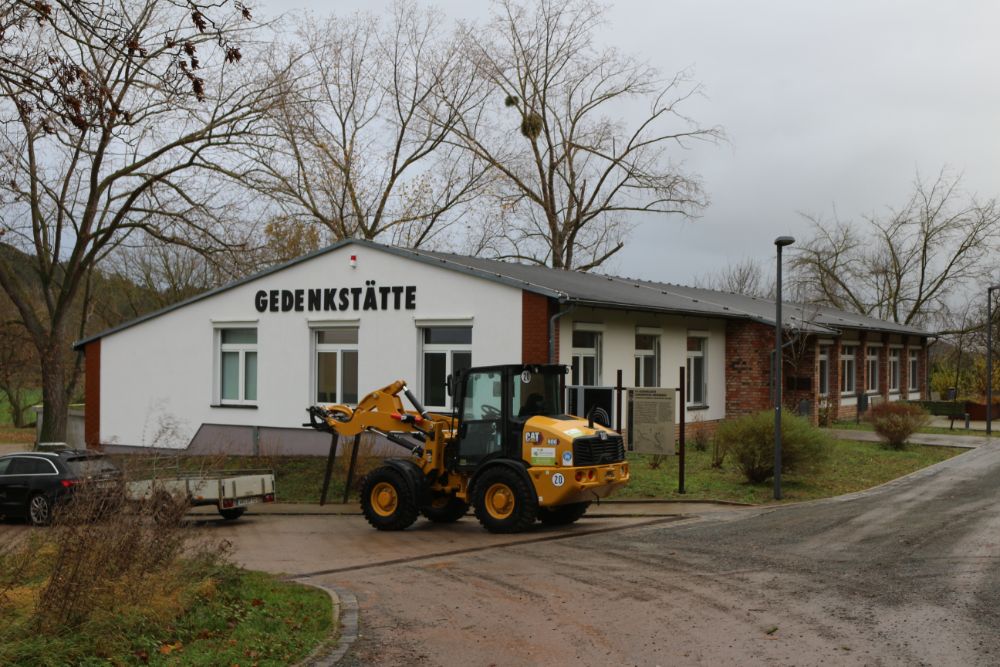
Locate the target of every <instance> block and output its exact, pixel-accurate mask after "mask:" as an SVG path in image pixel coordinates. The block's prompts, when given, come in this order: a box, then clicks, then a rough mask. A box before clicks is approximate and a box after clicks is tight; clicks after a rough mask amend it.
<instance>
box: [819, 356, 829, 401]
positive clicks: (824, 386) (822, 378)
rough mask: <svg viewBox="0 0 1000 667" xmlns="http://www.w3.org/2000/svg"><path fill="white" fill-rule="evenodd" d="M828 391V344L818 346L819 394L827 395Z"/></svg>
mask: <svg viewBox="0 0 1000 667" xmlns="http://www.w3.org/2000/svg"><path fill="white" fill-rule="evenodd" d="M829 393H830V346H829V345H821V346H820V348H819V395H820V396H827V395H829Z"/></svg>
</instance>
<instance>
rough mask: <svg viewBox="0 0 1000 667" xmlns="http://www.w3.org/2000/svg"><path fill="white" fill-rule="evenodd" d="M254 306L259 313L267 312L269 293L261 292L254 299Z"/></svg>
mask: <svg viewBox="0 0 1000 667" xmlns="http://www.w3.org/2000/svg"><path fill="white" fill-rule="evenodd" d="M253 305H254V308H256V309H257V312H258V313H263V312H264V311H265V310H267V292H265V291H264V290H259V291H258V292H257V293H256V294H255V295H254V297H253Z"/></svg>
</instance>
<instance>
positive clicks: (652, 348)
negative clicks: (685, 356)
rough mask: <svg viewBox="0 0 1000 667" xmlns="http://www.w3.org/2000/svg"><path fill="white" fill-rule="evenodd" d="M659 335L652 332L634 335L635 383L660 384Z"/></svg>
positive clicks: (642, 384)
mask: <svg viewBox="0 0 1000 667" xmlns="http://www.w3.org/2000/svg"><path fill="white" fill-rule="evenodd" d="M659 382H660V337H659V336H657V335H654V334H644V333H637V334H636V335H635V385H634V386H636V387H658V386H660V384H659Z"/></svg>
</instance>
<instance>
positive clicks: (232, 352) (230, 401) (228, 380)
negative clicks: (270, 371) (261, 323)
mask: <svg viewBox="0 0 1000 667" xmlns="http://www.w3.org/2000/svg"><path fill="white" fill-rule="evenodd" d="M217 338H218V341H219V346H218V353H219V357H218V369H219V377H218V387H219V403H221V404H223V405H255V404H256V403H257V329H256V328H253V327H233V328H224V329H219V330H218V332H217Z"/></svg>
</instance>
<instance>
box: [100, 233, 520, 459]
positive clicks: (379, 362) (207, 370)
mask: <svg viewBox="0 0 1000 667" xmlns="http://www.w3.org/2000/svg"><path fill="white" fill-rule="evenodd" d="M351 255H357V267H356V268H351V266H350V263H349V259H350V256H351ZM369 280H374V281H376V289H377V287H378V286H390V285H415V286H416V287H417V292H416V308H415V309H414V310H405V309H400V310H387V311H382V310H377V311H364V310H358V311H355V310H353V309H350V310H347V311H335V312H294V311H293V312H263V313H260V312H258V311H257V309H256V308H255V305H254V296H255V294H256V293H257V292H258V290H273V289H277V290H282V289H286V290H295V289H310V288H332V287H336V288H341V287H365V285H366V281H369ZM390 299H391V297H390ZM338 320H340V321H343V320H347V321H358V326H359V332H358V333H359V345H358V350H359V387H358V390H359V392H360V394H361V395H364V394H365V393H367V392H369V391H371V390H373V389H377V388H379V387H381V386H384V385H386V384H389V383H390V382H392V381H394V380H396V379H399V378H403V379H406V380H407V381H408V382H409V383H410V387H411V389H413V390H414V391H415V392H416V393H417V394H418V396H419V392H420V390H419V386H420V385H419V380H420V377H419V372H420V369H419V356H420V355H419V354H418V350H419V349H420V346H419V344H418V329H417V324H416V323H417V322H418V321H428V320H432V321H433V320H440V321H441V322H442V323H444V322H445V321H448V320H468V321H471V324H472V327H473V333H472V362H473V364H475V365H488V364H500V363H516V362H519V361H520V360H521V291H520V290H519V289H517V288H514V287H508V286H505V285H501V284H499V283H495V282H492V281H488V280H483V279H480V278H475V277H472V276H466V275H463V274H460V273H457V272H455V271H451V270H447V269H441V268H437V267H435V266H432V265H429V264H426V263H422V262H418V261H414V260H410V259H406V258H403V257H399V256H397V255H394V254H391V253H388V252H384V251H381V250H378V249H374V248H367V247H362V246H357V245H347V246H344V247H341V248H339V249H337V250H334V251H331V252H328V253H326V254H324V255H320V256H318V257H315V258H313V259H310V260H308V261H305V262H302V263H300V264H297V265H295V266H291V267H288V268H286V269H284V270H281V271H278V272H276V273H272V274H270V275H267V276H264V277H261V278H259V279H256V280H253V281H250V282H248V283H245V284H243V285H240V286H239V287H235V288H232V289H230V290H227V291H224V292H222V293H220V294H217V295H215V296H212V297H209V298H206V299H203V300H201V301H198V302H196V303H193V304H190V305H187V306H184V307H182V308H179V309H177V310H174V311H171V312H169V313H166V314H164V315H161V316H159V317H155V318H153V319H151V320H148V321H146V322H142V323H139V324H137V325H134V326H132V327H130V328H127V329H124V330H122V331H119V332H117V333H114V334H110V335H107V336H105V337H104V338H102V339H101V378H100V381H101V419H100V422H101V423H100V435H101V442H103V443H116V444H123V445H135V446H157V447H184V446H186V445H187V444H188V442H189V441H190V440H191V438H192V437H193V436H194V434H195V433H196V432H197V430H198V428H199V426H200V425H201V424H202V423H209V424H228V425H248V426H276V427H298V426H300V425H301V424H302V423H303V422H304V421H307V414H306V411H305V410H306V407H307V406H308V405H310V404H311V403H312V402H313V391H314V389H313V387H314V381H313V379H312V377H311V372H312V359H311V357H312V341H311V336H310V322H312V323H313V325H314V326H315V324H316V323H317V322H333V321H338ZM241 322H244V323H248V324H250V325H254V326H256V327H257V350H258V379H257V392H258V398H257V408H256V409H249V408H237V407H213V403H215V402H216V400H215V399H216V396H214V392H215V389H214V387H215V386H216V379H215V374H216V372H217V371H216V349H215V327H217V326H219V325H220V324H229V325H232V326H236V325H238V323H241Z"/></svg>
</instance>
